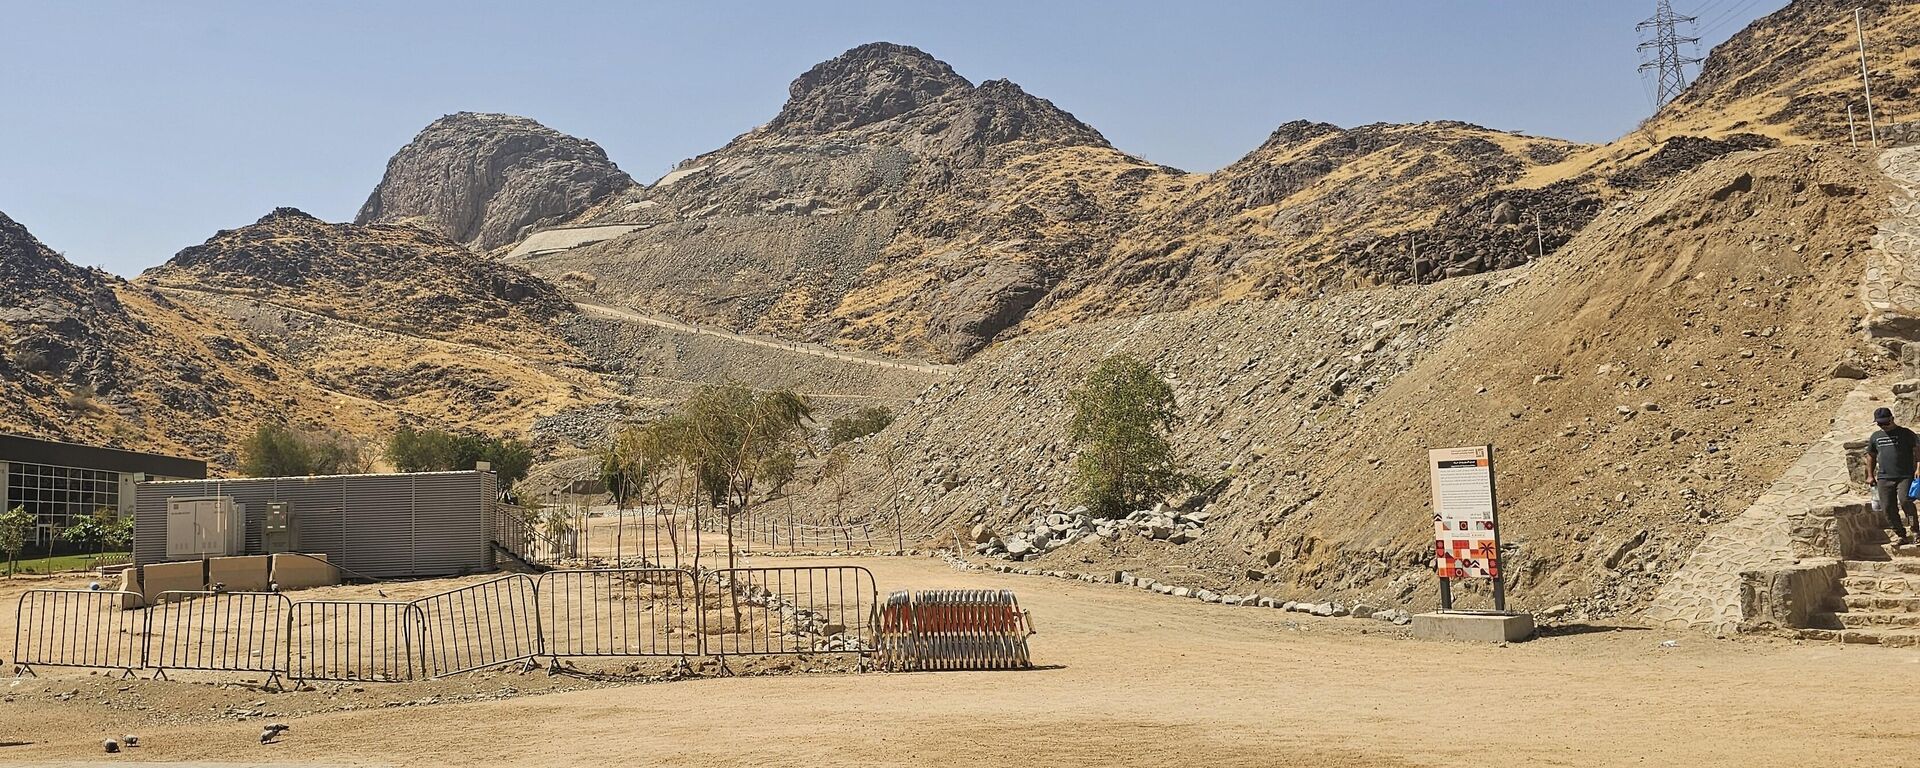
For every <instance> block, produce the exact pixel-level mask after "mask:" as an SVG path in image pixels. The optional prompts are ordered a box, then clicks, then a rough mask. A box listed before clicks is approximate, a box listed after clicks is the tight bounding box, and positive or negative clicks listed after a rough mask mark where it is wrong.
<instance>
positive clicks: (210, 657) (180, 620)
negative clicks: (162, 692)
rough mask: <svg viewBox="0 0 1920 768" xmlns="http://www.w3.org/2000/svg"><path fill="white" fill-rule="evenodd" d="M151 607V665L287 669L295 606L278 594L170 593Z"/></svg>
mask: <svg viewBox="0 0 1920 768" xmlns="http://www.w3.org/2000/svg"><path fill="white" fill-rule="evenodd" d="M154 603H155V604H154V606H153V607H151V608H148V609H147V644H146V662H147V666H148V667H151V668H153V669H154V670H156V674H164V673H165V672H166V670H169V669H191V670H204V671H210V672H265V673H268V674H269V675H270V676H271V677H269V680H273V679H276V678H277V677H278V676H279V675H282V674H285V673H286V671H287V619H288V618H289V617H290V616H291V614H292V612H293V602H292V601H291V600H288V599H287V596H286V595H282V594H279V593H275V592H200V591H186V590H181V591H169V592H162V593H160V594H159V595H157V596H155V598H154Z"/></svg>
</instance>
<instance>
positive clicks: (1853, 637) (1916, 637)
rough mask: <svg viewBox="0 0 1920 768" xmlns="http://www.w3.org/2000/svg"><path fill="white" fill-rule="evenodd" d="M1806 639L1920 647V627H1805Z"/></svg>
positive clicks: (1804, 635) (1802, 635)
mask: <svg viewBox="0 0 1920 768" xmlns="http://www.w3.org/2000/svg"><path fill="white" fill-rule="evenodd" d="M1799 635H1800V637H1801V638H1802V639H1805V640H1823V641H1833V642H1841V643H1852V644H1857V645H1884V646H1886V647H1888V648H1915V647H1920V629H1803V630H1800V631H1799Z"/></svg>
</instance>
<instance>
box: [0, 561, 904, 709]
mask: <svg viewBox="0 0 1920 768" xmlns="http://www.w3.org/2000/svg"><path fill="white" fill-rule="evenodd" d="M878 598H879V591H878V588H877V586H876V585H875V583H874V579H873V573H872V572H870V571H868V570H867V569H866V568H862V567H859V566H803V567H792V568H740V569H718V570H706V571H702V572H699V573H695V572H694V571H691V570H685V569H675V568H626V569H606V570H585V571H551V572H548V573H543V574H541V575H540V576H539V578H537V579H536V578H533V577H529V576H526V575H521V574H514V575H509V576H503V577H500V578H497V579H490V580H488V581H484V582H480V583H478V584H472V585H468V586H465V587H461V588H459V589H455V590H451V591H448V592H442V593H439V594H436V595H430V596H427V597H423V598H420V599H417V600H413V601H410V602H397V601H351V600H316V601H305V602H294V601H291V600H289V599H288V598H287V597H286V596H285V595H283V594H277V593H252V592H168V593H165V594H163V595H161V596H160V599H159V601H158V602H157V603H156V604H155V605H153V606H151V607H148V606H146V605H145V604H144V602H143V601H142V600H141V598H140V595H138V594H135V593H130V592H111V591H89V590H55V589H36V590H30V591H28V592H27V593H25V594H23V595H21V597H20V600H19V604H18V605H17V607H16V621H17V624H16V627H15V631H14V654H13V655H14V660H15V673H16V674H21V673H31V672H32V670H33V668H34V667H36V666H68V667H92V668H101V669H117V670H124V671H126V672H128V673H131V672H132V671H133V670H135V669H152V670H154V672H155V675H156V676H161V675H163V674H164V673H165V671H166V670H197V671H205V672H254V673H263V674H266V675H268V676H269V683H270V684H271V683H273V682H276V681H277V680H278V678H281V677H285V678H290V679H294V680H343V681H344V680H354V681H366V682H380V681H403V680H413V679H418V678H421V677H442V676H446V675H452V674H458V673H461V672H467V671H472V670H476V669H485V668H490V667H499V666H503V665H509V664H515V663H522V664H531V663H533V662H534V661H535V660H537V659H538V658H539V657H542V656H545V657H549V658H552V659H556V660H557V659H560V658H567V657H589V656H592V657H661V656H665V657H689V656H715V657H720V658H722V659H724V658H725V657H728V656H748V655H769V654H855V655H860V656H866V655H867V654H869V653H870V652H871V651H873V650H874V649H875V648H876V647H877V644H876V634H875V633H876V631H877V623H876V619H877V613H876V610H875V607H876V605H877V604H878Z"/></svg>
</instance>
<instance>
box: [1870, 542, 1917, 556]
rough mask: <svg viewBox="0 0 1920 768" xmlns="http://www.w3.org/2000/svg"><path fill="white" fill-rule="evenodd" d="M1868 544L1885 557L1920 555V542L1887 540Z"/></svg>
mask: <svg viewBox="0 0 1920 768" xmlns="http://www.w3.org/2000/svg"><path fill="white" fill-rule="evenodd" d="M1870 546H1872V548H1873V549H1876V550H1879V551H1880V553H1881V554H1883V555H1886V556H1887V557H1896V558H1897V557H1920V544H1895V543H1893V542H1891V541H1887V542H1881V543H1879V544H1877V545H1870Z"/></svg>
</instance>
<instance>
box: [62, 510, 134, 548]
mask: <svg viewBox="0 0 1920 768" xmlns="http://www.w3.org/2000/svg"><path fill="white" fill-rule="evenodd" d="M119 527H120V513H118V512H115V511H114V509H113V508H112V507H101V508H99V509H96V510H94V511H93V514H92V515H89V516H87V517H86V518H83V519H81V520H80V521H78V522H76V523H74V524H72V525H69V526H67V527H66V528H65V529H64V530H62V531H60V540H61V541H65V542H67V543H69V544H73V545H76V546H79V547H82V548H85V549H92V550H93V551H94V553H95V554H99V553H100V552H102V551H104V550H105V548H106V546H107V544H108V542H110V541H112V540H113V538H114V536H115V534H116V533H117V529H118V528H119Z"/></svg>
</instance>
